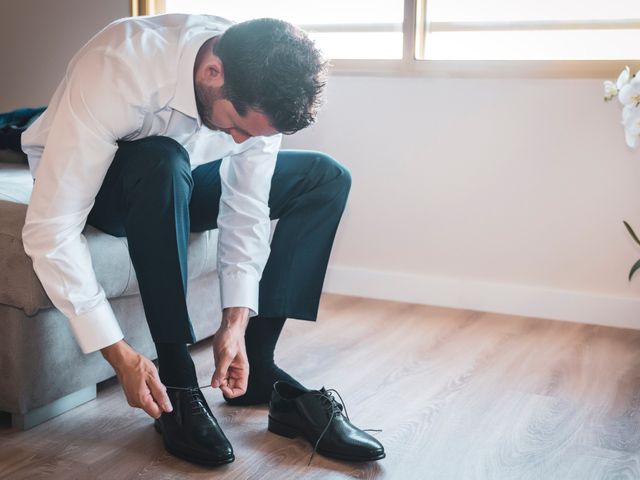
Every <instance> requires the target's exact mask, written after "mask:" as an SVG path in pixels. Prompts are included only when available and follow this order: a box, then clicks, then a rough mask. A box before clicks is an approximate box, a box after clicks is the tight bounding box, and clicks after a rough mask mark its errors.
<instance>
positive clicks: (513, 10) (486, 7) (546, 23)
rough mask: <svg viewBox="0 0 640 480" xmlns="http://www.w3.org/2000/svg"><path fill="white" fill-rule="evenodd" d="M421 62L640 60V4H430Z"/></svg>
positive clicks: (598, 0)
mask: <svg viewBox="0 0 640 480" xmlns="http://www.w3.org/2000/svg"><path fill="white" fill-rule="evenodd" d="M420 14H421V15H420V16H421V18H420V20H421V28H422V35H421V37H420V43H418V45H417V50H418V52H417V53H418V55H417V57H418V58H422V59H433V60H624V59H631V58H640V1H639V0H607V1H602V0H518V1H514V0H482V1H479V0H455V1H452V0H429V1H427V2H426V8H422V9H421V11H420Z"/></svg>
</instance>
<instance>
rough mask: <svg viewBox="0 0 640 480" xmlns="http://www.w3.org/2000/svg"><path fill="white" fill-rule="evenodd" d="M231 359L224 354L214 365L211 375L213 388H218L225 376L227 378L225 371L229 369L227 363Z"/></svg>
mask: <svg viewBox="0 0 640 480" xmlns="http://www.w3.org/2000/svg"><path fill="white" fill-rule="evenodd" d="M232 360H233V359H232V358H229V357H228V356H226V355H224V356H223V357H222V358H221V359H220V363H219V364H218V365H216V370H215V372H213V377H211V386H212V387H213V388H218V387H219V386H220V385H223V384H224V380H225V378H227V371H228V370H229V365H230V364H231V361H232Z"/></svg>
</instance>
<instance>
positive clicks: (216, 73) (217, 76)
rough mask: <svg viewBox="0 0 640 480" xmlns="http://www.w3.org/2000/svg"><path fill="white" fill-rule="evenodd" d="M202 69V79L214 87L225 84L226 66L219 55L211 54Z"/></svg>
mask: <svg viewBox="0 0 640 480" xmlns="http://www.w3.org/2000/svg"><path fill="white" fill-rule="evenodd" d="M203 67H204V68H203V69H202V81H203V82H204V83H205V84H206V85H208V86H210V87H214V88H220V87H222V85H224V66H223V65H222V60H220V57H218V56H217V55H210V56H209V57H208V58H207V59H206V60H205V62H204V65H203Z"/></svg>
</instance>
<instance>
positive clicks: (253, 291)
mask: <svg viewBox="0 0 640 480" xmlns="http://www.w3.org/2000/svg"><path fill="white" fill-rule="evenodd" d="M259 284H260V279H258V278H255V277H253V276H251V275H249V274H246V273H243V274H239V275H224V274H223V275H220V303H221V305H222V309H223V310H224V309H225V308H227V307H246V308H248V309H249V318H251V317H255V316H256V315H258V294H259V288H258V287H259Z"/></svg>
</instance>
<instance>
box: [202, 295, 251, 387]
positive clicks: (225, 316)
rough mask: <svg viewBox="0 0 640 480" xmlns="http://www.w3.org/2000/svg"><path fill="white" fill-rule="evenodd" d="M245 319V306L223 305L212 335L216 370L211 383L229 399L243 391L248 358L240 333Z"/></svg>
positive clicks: (246, 317) (247, 310)
mask: <svg viewBox="0 0 640 480" xmlns="http://www.w3.org/2000/svg"><path fill="white" fill-rule="evenodd" d="M248 322H249V309H247V308H245V307H230V308H225V309H224V310H223V313H222V322H221V324H220V328H219V329H218V331H217V332H216V333H215V335H214V337H213V358H214V361H215V364H216V370H215V372H213V376H212V377H211V386H212V387H213V388H218V387H220V390H222V393H224V394H225V396H227V397H229V398H234V397H239V396H240V395H244V394H245V393H246V392H247V382H248V380H249V360H248V359H247V350H246V346H245V342H244V332H245V330H246V329H247V324H248Z"/></svg>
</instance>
